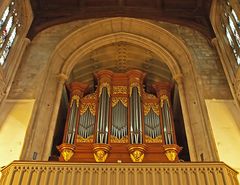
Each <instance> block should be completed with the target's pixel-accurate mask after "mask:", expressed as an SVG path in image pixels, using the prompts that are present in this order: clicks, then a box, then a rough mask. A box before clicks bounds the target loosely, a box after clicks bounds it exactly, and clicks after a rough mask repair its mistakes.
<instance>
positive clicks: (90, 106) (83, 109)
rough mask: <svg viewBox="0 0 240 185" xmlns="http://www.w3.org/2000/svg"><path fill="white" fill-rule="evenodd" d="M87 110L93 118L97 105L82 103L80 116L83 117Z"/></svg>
mask: <svg viewBox="0 0 240 185" xmlns="http://www.w3.org/2000/svg"><path fill="white" fill-rule="evenodd" d="M87 109H89V111H90V112H91V114H92V115H93V116H95V114H96V104H95V103H82V105H81V109H80V115H83V114H84V113H85V112H86V111H87Z"/></svg>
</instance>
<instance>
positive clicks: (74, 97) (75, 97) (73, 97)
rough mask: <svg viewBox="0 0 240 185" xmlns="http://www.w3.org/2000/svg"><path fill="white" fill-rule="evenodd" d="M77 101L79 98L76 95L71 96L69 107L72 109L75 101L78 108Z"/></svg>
mask: <svg viewBox="0 0 240 185" xmlns="http://www.w3.org/2000/svg"><path fill="white" fill-rule="evenodd" d="M79 100H80V97H79V96H78V95H73V96H72V98H71V103H70V107H72V104H73V101H76V104H77V107H79Z"/></svg>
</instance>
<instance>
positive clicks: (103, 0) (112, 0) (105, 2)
mask: <svg viewBox="0 0 240 185" xmlns="http://www.w3.org/2000/svg"><path fill="white" fill-rule="evenodd" d="M84 5H85V6H90V7H98V6H100V7H102V6H117V5H118V0H97V1H96V0H85V2H84Z"/></svg>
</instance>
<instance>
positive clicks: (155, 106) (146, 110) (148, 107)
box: [143, 103, 159, 116]
mask: <svg viewBox="0 0 240 185" xmlns="http://www.w3.org/2000/svg"><path fill="white" fill-rule="evenodd" d="M143 109H144V116H146V115H147V114H148V113H149V111H150V110H151V109H152V110H153V112H155V114H157V115H158V116H159V106H158V104H157V103H144V104H143Z"/></svg>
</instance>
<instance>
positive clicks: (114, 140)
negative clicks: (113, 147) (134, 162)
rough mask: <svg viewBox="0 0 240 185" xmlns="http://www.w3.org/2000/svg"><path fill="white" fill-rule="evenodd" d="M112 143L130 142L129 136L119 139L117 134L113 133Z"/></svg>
mask: <svg viewBox="0 0 240 185" xmlns="http://www.w3.org/2000/svg"><path fill="white" fill-rule="evenodd" d="M110 140H111V143H128V136H125V137H122V138H121V139H118V138H117V137H116V136H113V135H111V139H110Z"/></svg>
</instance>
